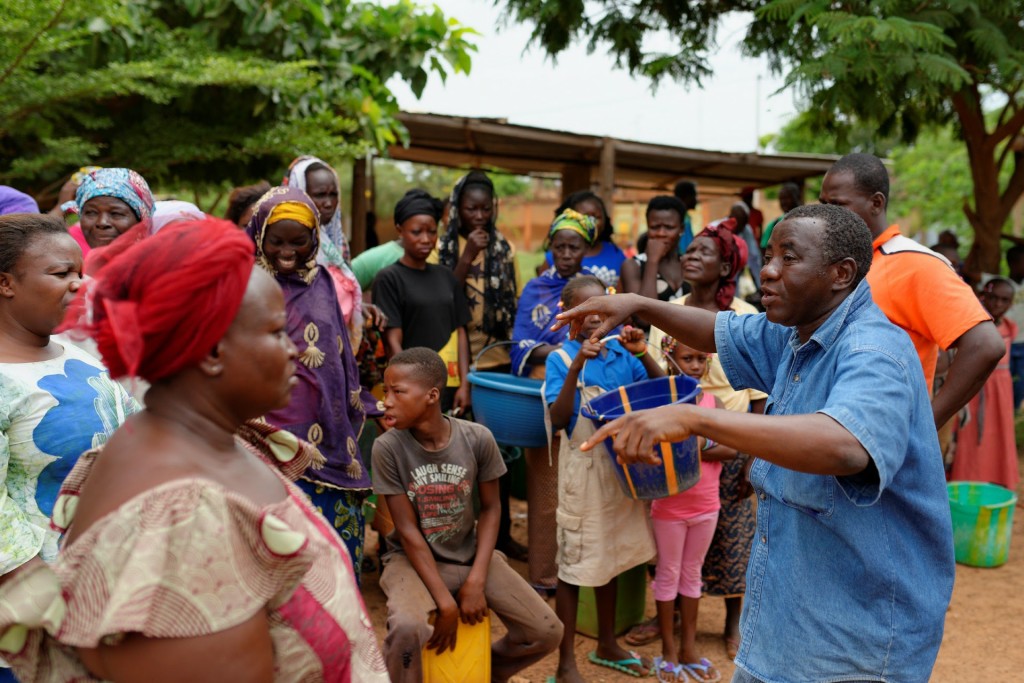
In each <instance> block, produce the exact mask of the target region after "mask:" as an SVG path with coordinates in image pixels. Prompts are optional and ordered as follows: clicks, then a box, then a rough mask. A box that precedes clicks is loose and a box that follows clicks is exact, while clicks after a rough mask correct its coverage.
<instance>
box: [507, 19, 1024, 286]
mask: <svg viewBox="0 0 1024 683" xmlns="http://www.w3.org/2000/svg"><path fill="white" fill-rule="evenodd" d="M499 1H500V2H503V3H504V4H505V6H506V8H507V13H508V15H509V16H510V17H512V18H514V19H517V20H520V21H531V22H534V23H535V24H536V28H535V30H534V32H533V39H534V40H535V41H536V42H538V43H540V44H541V45H542V46H543V47H544V48H545V49H547V50H548V52H549V53H551V54H557V53H558V52H560V51H561V50H563V49H564V48H565V47H566V46H567V45H568V44H569V43H570V42H571V41H572V40H574V39H580V40H587V41H589V42H588V44H589V46H590V48H591V49H596V48H598V47H600V48H602V49H609V50H610V51H611V53H612V54H613V55H615V57H616V59H617V60H618V61H619V63H620V65H624V66H626V67H627V68H628V69H630V71H631V72H633V73H637V74H643V75H647V76H649V77H651V78H653V79H655V80H657V79H658V78H661V77H665V76H669V77H674V78H679V79H684V80H697V81H699V78H700V76H702V75H704V74H706V73H707V61H706V57H707V54H708V48H709V45H710V41H711V39H712V38H713V37H714V34H715V30H716V28H717V26H718V24H719V22H720V21H721V19H722V17H723V16H724V15H725V14H727V13H729V12H732V11H736V10H744V11H752V12H754V18H753V20H752V21H751V23H750V25H749V27H748V30H747V35H746V37H745V39H744V46H745V50H746V51H747V52H748V53H749V54H752V55H765V56H766V57H767V59H768V62H769V64H770V65H771V67H772V69H773V70H775V71H776V72H778V73H784V74H786V79H787V80H786V82H787V85H788V86H789V87H792V88H794V89H795V90H796V92H797V93H798V94H799V96H800V98H801V100H802V109H803V110H804V111H805V112H806V115H807V116H808V117H809V118H810V121H811V122H812V123H813V126H812V129H813V130H814V131H816V132H821V133H825V134H828V135H831V136H835V137H836V138H838V139H840V140H842V139H843V138H844V137H846V136H848V135H849V134H850V132H851V131H852V130H855V129H856V128H858V127H860V126H866V127H869V128H870V129H874V130H877V131H878V132H879V134H880V135H881V136H883V137H888V136H890V135H894V134H895V135H897V136H898V137H899V138H901V139H902V140H904V141H906V142H910V141H912V140H914V139H915V138H916V137H917V136H918V134H919V133H920V132H921V131H922V130H923V129H924V128H925V127H926V126H928V125H936V124H938V125H942V124H947V123H953V124H954V125H955V126H956V128H955V130H956V132H957V134H958V136H959V137H960V138H961V139H962V141H963V143H964V146H965V148H966V152H967V158H968V160H969V163H970V173H971V178H972V192H971V197H970V198H969V200H968V201H966V202H964V204H963V207H962V209H963V212H964V213H965V215H966V217H967V220H968V221H969V222H970V224H971V226H972V227H973V229H974V233H975V247H976V249H975V251H974V254H973V256H974V257H975V260H974V263H973V264H972V265H973V266H974V267H980V268H981V269H986V270H992V269H994V268H996V267H998V261H999V254H1000V249H999V247H1000V244H999V235H1000V232H1001V230H1002V228H1003V226H1004V225H1005V223H1006V221H1007V218H1008V216H1009V214H1010V210H1011V209H1012V207H1013V205H1014V204H1015V203H1016V201H1017V200H1018V199H1019V198H1020V196H1021V195H1022V194H1024V156H1022V155H1024V139H1022V137H1021V132H1022V130H1024V97H1022V94H1021V87H1022V85H1024V26H1022V24H1021V22H1020V18H1021V16H1024V0H946V1H944V2H934V1H928V0H924V1H921V0H848V1H846V2H842V3H836V2H832V1H831V0H750V1H748V2H743V1H739V2H728V1H727V2H714V3H696V2H689V1H688V0H635V1H634V2H630V3H621V2H618V0H593V1H592V2H588V3H585V4H584V3H583V2H582V1H581V0H572V1H565V0H499ZM662 30H664V31H668V32H669V33H671V34H672V35H673V36H675V37H676V38H677V39H678V41H679V43H680V45H681V47H682V50H681V52H680V54H678V55H668V54H658V53H651V52H649V51H647V50H645V45H647V44H650V38H651V37H652V36H653V35H654V34H656V33H657V32H659V31H662ZM665 60H669V61H671V62H672V65H671V66H667V65H666V64H665ZM992 108H996V109H997V111H996V114H995V116H994V117H993V118H992V119H989V118H987V117H986V111H987V110H990V109H992ZM1004 169H1009V171H1008V172H1006V171H1004ZM1004 179H1005V180H1004Z"/></svg>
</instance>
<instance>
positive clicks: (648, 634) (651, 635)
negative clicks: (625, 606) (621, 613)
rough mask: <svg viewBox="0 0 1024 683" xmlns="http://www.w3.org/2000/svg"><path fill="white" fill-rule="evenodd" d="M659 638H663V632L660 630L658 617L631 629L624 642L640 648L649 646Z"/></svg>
mask: <svg viewBox="0 0 1024 683" xmlns="http://www.w3.org/2000/svg"><path fill="white" fill-rule="evenodd" d="M658 638H661V631H660V630H659V629H658V617H652V618H650V619H648V620H647V621H642V622H640V623H639V624H637V625H636V626H634V627H633V628H631V629H629V632H628V633H626V635H625V637H624V638H623V640H624V641H626V644H627V645H632V646H633V647H640V646H642V645H649V644H650V643H653V642H654V641H656V640H657V639H658Z"/></svg>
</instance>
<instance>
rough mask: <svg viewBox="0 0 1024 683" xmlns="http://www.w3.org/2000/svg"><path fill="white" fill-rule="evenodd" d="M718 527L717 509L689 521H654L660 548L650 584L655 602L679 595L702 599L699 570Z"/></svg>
mask: <svg viewBox="0 0 1024 683" xmlns="http://www.w3.org/2000/svg"><path fill="white" fill-rule="evenodd" d="M717 524H718V511H717V510H715V511H714V512H708V513H706V514H703V515H697V516H696V517H690V518H689V519H678V520H675V519H673V520H667V519H652V520H651V528H652V529H653V531H654V542H655V544H657V546H658V566H657V567H656V568H655V570H654V581H653V582H651V588H652V592H653V593H654V599H655V600H657V601H658V602H669V601H671V600H675V599H676V594H679V595H682V596H683V597H686V598H699V597H700V596H701V583H700V570H701V567H702V566H703V565H704V556H705V555H707V554H708V548H710V547H711V539H712V537H713V536H714V535H715V526H716V525H717Z"/></svg>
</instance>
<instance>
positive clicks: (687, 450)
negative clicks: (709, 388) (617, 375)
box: [583, 375, 700, 500]
mask: <svg viewBox="0 0 1024 683" xmlns="http://www.w3.org/2000/svg"><path fill="white" fill-rule="evenodd" d="M698 391H699V388H698V385H697V380H695V379H693V378H692V377H687V376H686V375H670V376H668V377H658V378H657V379H649V380H645V381H643V382H636V383H634V384H629V385H627V386H624V387H619V388H618V389H613V390H612V391H608V392H605V393H603V394H601V395H600V396H598V397H597V398H595V399H593V400H591V401H590V403H589V405H585V406H584V407H583V415H584V416H585V417H588V418H590V419H591V420H593V421H594V422H595V423H597V426H599V427H600V426H601V425H603V424H604V423H606V422H611V421H612V420H614V419H615V418H617V417H621V416H623V415H625V414H626V413H630V412H636V411H638V410H646V409H648V408H657V407H659V406H664V405H669V404H672V403H694V402H695V399H696V397H697V393H698ZM605 444H606V445H607V446H608V455H609V456H610V457H611V459H612V464H613V465H614V466H615V474H616V476H618V479H619V485H620V486H622V490H623V492H624V493H625V494H626V495H627V496H629V497H630V498H634V499H636V500H652V499H655V498H665V497H667V496H672V495H675V494H677V493H679V492H681V491H685V490H686V489H688V488H690V487H692V486H693V485H694V484H696V483H697V482H698V481H700V454H699V453H698V452H697V439H696V437H692V436H691V437H690V438H689V439H686V440H685V441H680V442H677V443H661V444H658V446H657V448H656V449H655V452H656V453H657V455H658V456H659V457H661V460H662V463H661V464H660V465H648V464H644V463H634V464H632V465H628V466H626V467H623V466H622V465H620V464H619V463H618V461H617V460H616V459H615V452H614V450H613V449H612V439H606V440H605Z"/></svg>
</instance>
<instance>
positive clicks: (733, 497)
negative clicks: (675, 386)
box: [626, 223, 767, 659]
mask: <svg viewBox="0 0 1024 683" xmlns="http://www.w3.org/2000/svg"><path fill="white" fill-rule="evenodd" d="M682 264H683V276H684V277H685V278H686V281H687V282H689V283H690V287H691V288H692V290H691V292H690V293H689V294H687V295H686V296H684V297H682V298H681V299H678V300H676V301H675V302H673V303H676V304H679V305H682V306H695V307H697V308H703V309H704V310H706V311H711V312H712V313H718V312H719V311H733V312H735V313H737V314H739V315H747V314H752V313H757V309H756V308H754V307H753V306H752V305H750V304H748V303H747V302H746V301H743V300H742V299H739V298H737V297H736V296H735V293H736V274H737V273H739V272H740V271H742V270H743V267H744V266H745V265H746V259H745V258H744V256H743V253H742V251H741V250H740V249H739V247H738V243H737V240H736V238H735V237H734V236H733V234H732V232H731V231H730V230H729V229H728V226H727V224H722V223H719V224H717V225H712V226H708V227H707V228H705V229H704V230H703V231H702V232H701V233H700V234H699V235H697V237H695V238H694V240H693V242H691V243H690V246H689V247H687V249H686V253H685V254H684V255H683V259H682ZM664 337H665V333H664V332H662V331H661V330H660V329H658V328H657V327H652V328H651V332H650V349H651V353H653V354H654V355H655V356H658V355H659V354H660V349H661V343H662V340H663V339H664ZM700 383H701V386H702V387H703V388H704V389H705V390H706V391H707V392H708V393H709V394H712V395H714V396H716V397H717V398H719V399H720V400H721V401H722V403H723V404H724V405H725V408H726V409H727V410H733V411H736V412H741V413H745V412H748V411H750V412H754V413H762V412H764V404H765V399H766V398H767V396H766V395H765V394H763V393H761V392H760V391H754V390H752V389H743V390H740V391H737V390H736V389H733V388H732V386H731V385H730V384H729V380H728V379H726V376H725V369H724V368H723V367H722V363H721V361H720V360H719V358H718V356H717V355H716V354H711V356H710V358H709V362H708V367H707V372H706V373H705V374H704V376H703V377H702V378H701V382H700ZM748 463H749V460H748V459H747V458H746V457H741V458H737V459H735V460H729V461H727V462H725V463H723V464H722V475H721V479H720V480H719V498H720V499H721V501H722V507H721V509H720V510H719V513H718V525H717V528H716V529H715V536H714V538H713V539H712V540H711V547H710V548H709V549H708V553H707V556H706V557H705V559H704V570H703V578H704V593H705V594H706V595H711V596H717V597H721V598H725V628H724V631H723V634H722V639H723V640H724V642H725V650H726V654H727V655H728V656H729V659H733V658H734V657H735V656H736V650H737V649H738V648H739V644H740V612H741V611H742V608H743V594H744V593H745V592H746V572H747V561H748V560H749V559H750V544H751V543H752V542H753V540H754V532H755V530H756V523H755V519H754V505H753V501H752V500H751V497H750V492H751V491H750V487H749V485H748V484H747V481H746V477H745V473H744V469H745V467H746V466H747V464H748ZM657 636H658V632H657V626H656V625H655V624H654V623H653V622H648V623H644V624H640V625H639V626H637V627H635V628H634V629H633V630H632V631H630V632H629V633H628V634H627V635H626V642H627V643H629V644H630V645H643V644H646V643H649V642H650V641H651V640H653V639H655V638H657Z"/></svg>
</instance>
